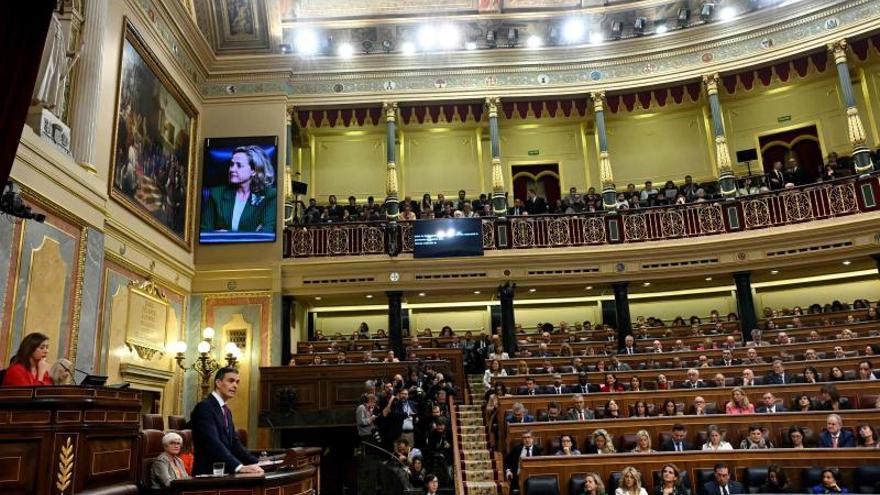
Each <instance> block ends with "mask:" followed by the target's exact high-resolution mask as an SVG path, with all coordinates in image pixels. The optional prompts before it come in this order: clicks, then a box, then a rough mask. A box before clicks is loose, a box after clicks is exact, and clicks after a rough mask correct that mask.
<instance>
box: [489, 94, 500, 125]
mask: <svg viewBox="0 0 880 495" xmlns="http://www.w3.org/2000/svg"><path fill="white" fill-rule="evenodd" d="M500 104H501V98H499V97H497V96H488V97H486V109H487V110H488V113H489V118H490V119H491V118H497V117H498V105H500Z"/></svg>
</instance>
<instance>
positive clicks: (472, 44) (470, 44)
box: [464, 41, 477, 50]
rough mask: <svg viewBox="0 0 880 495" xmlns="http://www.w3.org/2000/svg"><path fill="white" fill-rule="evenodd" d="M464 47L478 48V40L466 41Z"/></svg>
mask: <svg viewBox="0 0 880 495" xmlns="http://www.w3.org/2000/svg"><path fill="white" fill-rule="evenodd" d="M464 49H465V50H476V49H477V42H476V41H468V42H466V43H465V44H464Z"/></svg>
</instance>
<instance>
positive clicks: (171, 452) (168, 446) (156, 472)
mask: <svg viewBox="0 0 880 495" xmlns="http://www.w3.org/2000/svg"><path fill="white" fill-rule="evenodd" d="M182 446H183V438H182V437H181V436H180V435H178V434H177V433H174V432H173V431H172V432H169V433H166V434H165V436H163V437H162V450H164V452H162V453H161V454H159V456H158V457H156V459H155V460H154V461H153V465H152V467H151V468H150V480H151V485H152V487H153V488H154V489H163V488H168V487H169V486H171V482H172V481H174V480H185V479H188V478H189V477H190V476H189V474H187V472H186V467H185V466H184V465H183V460H182V459H181V458H180V449H181V447H182Z"/></svg>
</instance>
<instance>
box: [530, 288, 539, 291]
mask: <svg viewBox="0 0 880 495" xmlns="http://www.w3.org/2000/svg"><path fill="white" fill-rule="evenodd" d="M537 290H538V289H535V288H532V289H529V292H536V291H537Z"/></svg>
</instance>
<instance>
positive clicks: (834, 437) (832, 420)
mask: <svg viewBox="0 0 880 495" xmlns="http://www.w3.org/2000/svg"><path fill="white" fill-rule="evenodd" d="M842 427H843V420H842V419H841V418H840V416H839V415H837V414H829V415H828V418H826V419H825V431H823V432H822V433H820V434H819V447H821V448H826V449H839V448H845V447H855V446H856V439H855V436H854V435H853V434H852V432H851V431H849V430H844V429H843V428H842Z"/></svg>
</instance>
